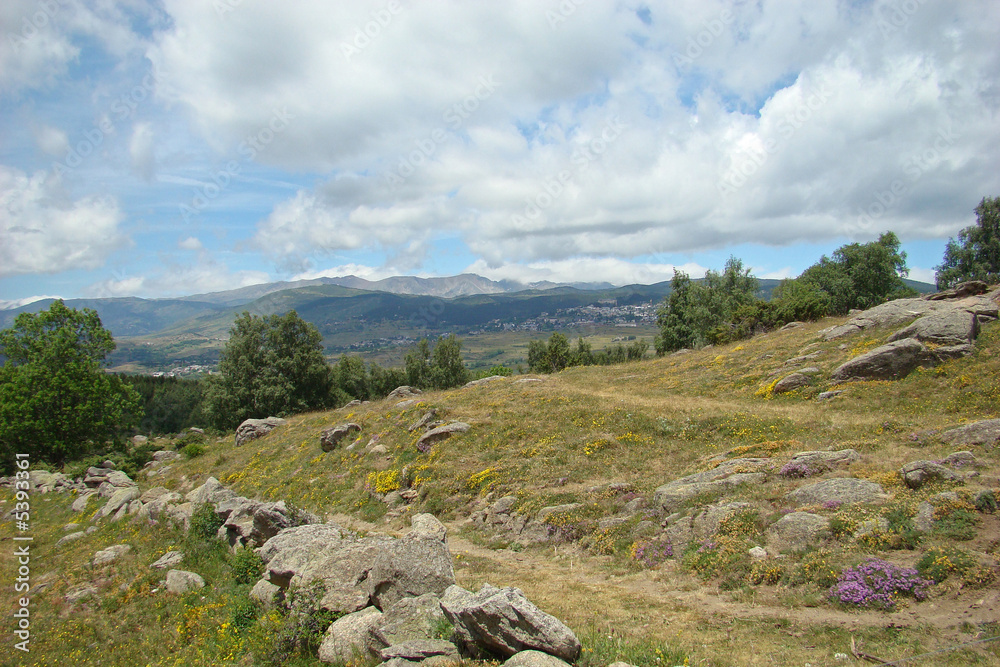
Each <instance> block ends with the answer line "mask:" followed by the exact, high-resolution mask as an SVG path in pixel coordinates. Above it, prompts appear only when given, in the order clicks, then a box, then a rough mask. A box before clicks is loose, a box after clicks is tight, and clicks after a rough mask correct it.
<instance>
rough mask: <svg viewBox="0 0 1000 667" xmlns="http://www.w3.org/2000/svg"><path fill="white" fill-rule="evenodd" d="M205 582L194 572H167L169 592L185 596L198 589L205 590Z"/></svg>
mask: <svg viewBox="0 0 1000 667" xmlns="http://www.w3.org/2000/svg"><path fill="white" fill-rule="evenodd" d="M204 587H205V580H204V579H202V578H201V576H199V575H197V574H195V573H194V572H187V571H185V570H170V571H169V572H167V591H168V592H170V593H177V594H183V593H187V592H188V591H193V590H195V589H197V588H204Z"/></svg>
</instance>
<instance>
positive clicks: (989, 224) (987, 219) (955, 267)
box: [935, 197, 1000, 289]
mask: <svg viewBox="0 0 1000 667" xmlns="http://www.w3.org/2000/svg"><path fill="white" fill-rule="evenodd" d="M935 270H936V274H935V281H936V282H937V287H938V289H947V288H949V287H953V286H954V285H956V284H958V283H960V282H963V281H966V280H982V281H984V282H986V283H990V284H992V283H995V282H1000V197H983V199H982V201H980V202H979V206H977V207H976V224H975V225H972V226H969V227H966V228H965V229H963V230H962V231H960V232H959V233H958V241H956V240H955V239H949V240H948V245H946V246H945V249H944V258H943V259H942V260H941V265H940V266H937V267H935Z"/></svg>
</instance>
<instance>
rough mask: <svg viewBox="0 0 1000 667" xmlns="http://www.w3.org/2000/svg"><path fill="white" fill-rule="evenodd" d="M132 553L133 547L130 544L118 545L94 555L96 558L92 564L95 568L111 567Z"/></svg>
mask: <svg viewBox="0 0 1000 667" xmlns="http://www.w3.org/2000/svg"><path fill="white" fill-rule="evenodd" d="M130 551H132V547H131V546H130V545H128V544H116V545H115V546H112V547H108V548H107V549H101V550H100V551H98V552H96V553H95V554H94V558H93V560H92V561H91V564H92V565H93V566H94V567H100V566H102V565H109V564H111V563H113V562H115V561H116V560H118V559H119V558H121V557H122V556H124V555H125V554H127V553H128V552H130Z"/></svg>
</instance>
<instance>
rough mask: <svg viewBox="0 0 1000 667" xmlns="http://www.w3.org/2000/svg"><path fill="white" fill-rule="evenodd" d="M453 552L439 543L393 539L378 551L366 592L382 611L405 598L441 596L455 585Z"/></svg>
mask: <svg viewBox="0 0 1000 667" xmlns="http://www.w3.org/2000/svg"><path fill="white" fill-rule="evenodd" d="M454 583H455V570H454V569H453V567H452V562H451V552H450V551H448V547H447V545H445V544H444V542H441V541H439V540H424V539H402V540H393V541H391V542H389V543H388V544H387V545H385V546H384V547H383V548H380V549H379V550H378V553H377V554H376V556H375V559H374V562H372V563H371V569H370V570H369V572H368V578H367V579H366V580H365V582H364V585H365V589H366V590H367V591H368V593H369V595H370V598H371V601H372V604H374V605H375V606H376V607H378V608H379V609H382V610H385V609H386V607H388V606H389V605H391V604H392V603H394V602H396V601H397V600H400V599H401V598H404V597H416V596H419V595H423V594H424V593H434V594H436V595H441V594H442V593H444V592H445V590H446V589H447V588H448V587H449V586H452V585H454Z"/></svg>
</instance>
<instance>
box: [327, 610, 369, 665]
mask: <svg viewBox="0 0 1000 667" xmlns="http://www.w3.org/2000/svg"><path fill="white" fill-rule="evenodd" d="M381 618H382V612H380V611H379V610H378V609H376V608H375V607H367V608H365V609H362V610H361V611H357V612H354V613H353V614H347V615H346V616H341V617H340V618H338V619H337V620H336V621H334V622H333V623H332V624H331V625H330V627H329V628H327V630H326V634H324V635H323V643H322V644H320V647H319V659H320V662H335V663H339V664H342V665H350V664H355V663H356V662H357V661H358V660H359V659H360V660H365V659H370V658H372V657H374V656H375V654H376V653H375V648H374V647H373V646H372V642H371V630H372V628H373V627H374V625H375V624H376V623H378V622H379V620H380V619H381Z"/></svg>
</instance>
